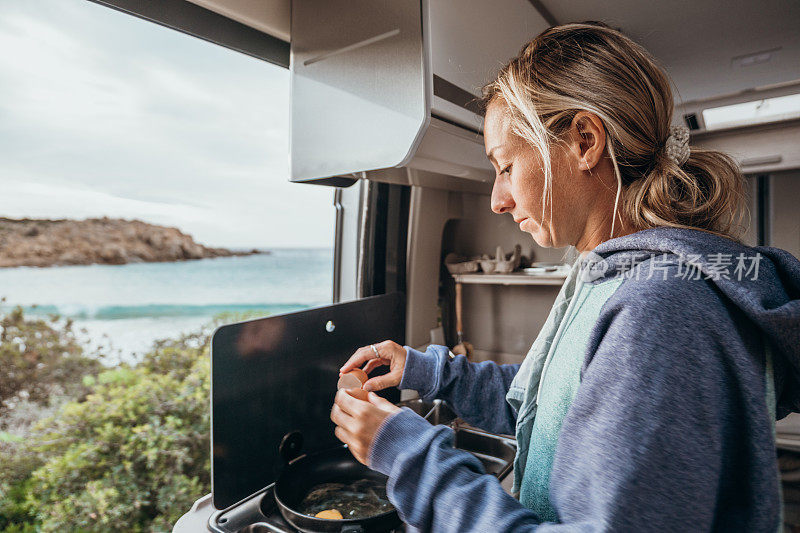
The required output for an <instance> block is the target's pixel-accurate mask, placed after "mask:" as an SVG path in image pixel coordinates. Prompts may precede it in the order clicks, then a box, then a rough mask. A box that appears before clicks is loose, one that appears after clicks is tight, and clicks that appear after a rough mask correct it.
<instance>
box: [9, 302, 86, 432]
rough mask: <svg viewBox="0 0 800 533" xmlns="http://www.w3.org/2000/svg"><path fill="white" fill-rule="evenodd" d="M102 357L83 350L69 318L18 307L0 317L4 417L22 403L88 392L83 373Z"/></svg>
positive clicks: (48, 400)
mask: <svg viewBox="0 0 800 533" xmlns="http://www.w3.org/2000/svg"><path fill="white" fill-rule="evenodd" d="M1 302H2V300H0V303H1ZM100 360H101V357H100V356H99V354H92V356H91V357H90V356H88V355H87V354H84V346H83V345H82V344H81V343H80V342H79V341H78V339H77V338H76V336H75V332H74V331H73V327H72V322H71V321H69V320H60V319H59V318H58V317H57V316H51V317H50V319H49V320H45V319H41V318H38V319H37V318H30V317H26V316H25V315H24V313H23V311H22V308H21V307H16V308H14V309H13V310H12V311H10V312H9V313H7V314H5V315H4V316H2V317H0V420H2V418H1V417H4V416H5V415H7V414H8V411H9V410H10V409H12V408H14V407H15V406H16V405H17V404H19V403H21V402H25V401H29V402H33V403H37V404H40V405H46V404H48V403H49V402H50V400H51V398H52V397H53V396H55V395H59V394H60V395H65V396H69V397H79V396H81V395H82V394H85V393H86V392H87V390H86V387H85V386H84V385H83V383H82V378H83V376H84V375H86V374H91V373H95V372H97V371H98V370H99V369H100V368H101V367H102V365H101V363H100ZM0 429H5V427H3V426H2V425H0Z"/></svg>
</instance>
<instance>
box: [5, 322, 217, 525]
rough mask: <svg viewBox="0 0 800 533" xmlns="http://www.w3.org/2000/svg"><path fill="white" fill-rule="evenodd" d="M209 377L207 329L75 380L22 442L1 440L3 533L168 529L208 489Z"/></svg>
mask: <svg viewBox="0 0 800 533" xmlns="http://www.w3.org/2000/svg"><path fill="white" fill-rule="evenodd" d="M15 312H16V311H15ZM26 320H28V319H26V318H25V317H23V316H22V314H21V311H19V312H17V315H15V317H14V321H15V322H14V323H16V324H18V325H20V327H21V329H22V330H24V329H26V324H25V321H26ZM37 327H38V325H37ZM62 333H63V330H62ZM70 338H71V337H69V336H67V337H66V339H67V340H69V339H70ZM62 340H63V339H62ZM54 345H57V346H61V345H59V344H58V343H54ZM5 353H9V351H0V354H5ZM11 353H16V352H13V351H12V352H11ZM65 357H75V358H79V357H80V350H75V351H74V353H72V354H70V355H67V356H65ZM2 363H3V360H2V359H0V364H2ZM209 371H210V369H209V357H208V330H207V329H203V330H201V331H198V332H196V333H193V334H188V335H183V336H182V337H180V338H177V339H168V340H162V341H158V342H157V343H156V344H155V345H154V347H153V349H152V350H151V351H150V352H149V353H147V354H146V355H144V356H143V358H142V359H141V361H139V362H138V363H137V364H136V365H125V364H123V365H120V366H118V367H117V368H113V369H106V370H101V371H99V372H95V373H91V372H89V373H85V374H83V375H82V376H80V379H78V380H77V381H78V382H79V383H80V385H81V387H83V388H84V392H83V393H82V394H80V395H78V396H77V397H75V398H74V399H72V400H69V401H66V402H64V403H63V404H62V405H60V407H58V408H57V410H56V412H55V414H49V415H47V416H44V418H42V419H41V420H39V421H38V422H37V423H35V424H33V425H32V426H31V427H30V428H29V429H28V430H27V431H26V432H25V434H24V437H20V436H19V434H14V433H9V432H5V433H0V530H1V531H6V532H29V531H44V532H47V531H59V532H63V531H70V532H72V531H86V532H92V531H103V532H105V531H112V530H120V531H126V532H127V531H170V530H171V528H172V524H174V522H175V521H176V520H177V519H178V518H179V517H180V515H181V514H183V513H185V512H186V511H187V510H188V509H189V508H190V507H191V505H192V503H193V502H194V500H196V499H197V498H198V497H200V496H202V495H203V494H206V493H208V492H209V490H210V473H209V470H210V469H209V444H210V443H209V435H210V432H209V388H210V376H209ZM73 377H74V376H73ZM70 379H71V380H72V378H70ZM73 381H74V380H73Z"/></svg>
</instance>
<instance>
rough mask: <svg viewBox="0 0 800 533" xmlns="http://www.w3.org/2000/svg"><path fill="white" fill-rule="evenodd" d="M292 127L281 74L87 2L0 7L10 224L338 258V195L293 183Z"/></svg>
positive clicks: (0, 126) (0, 175)
mask: <svg viewBox="0 0 800 533" xmlns="http://www.w3.org/2000/svg"><path fill="white" fill-rule="evenodd" d="M289 114H290V111H289V73H288V71H287V70H286V69H283V68H281V67H277V66H274V65H271V64H269V63H266V62H264V61H260V60H258V59H254V58H251V57H249V56H246V55H244V54H240V53H238V52H234V51H232V50H228V49H225V48H222V47H220V46H217V45H214V44H211V43H207V42H205V41H202V40H200V39H196V38H194V37H191V36H188V35H185V34H182V33H179V32H177V31H174V30H170V29H168V28H164V27H161V26H157V25H156V24H153V23H151V22H147V21H144V20H140V19H138V18H135V17H132V16H130V15H126V14H123V13H120V12H117V11H114V10H112V9H109V8H107V7H104V6H100V5H97V4H94V3H92V2H89V1H88V0H36V1H35V2H31V1H30V0H0V216H5V217H11V218H24V217H28V218H78V219H80V218H87V217H99V216H109V217H120V218H128V219H131V218H136V219H140V220H144V221H146V222H151V223H154V224H162V225H169V226H176V227H178V228H180V229H181V230H182V231H184V232H186V233H189V234H191V235H192V236H194V237H195V240H197V241H199V242H202V243H203V244H206V245H211V246H226V247H232V248H251V247H257V248H270V247H331V246H332V244H333V233H334V228H333V226H334V209H333V205H332V202H333V189H332V188H330V187H323V186H316V185H304V184H294V183H289V181H288V158H289Z"/></svg>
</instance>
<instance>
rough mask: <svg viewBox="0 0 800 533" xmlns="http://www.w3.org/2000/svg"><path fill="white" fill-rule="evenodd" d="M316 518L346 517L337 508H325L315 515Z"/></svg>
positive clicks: (340, 518)
mask: <svg viewBox="0 0 800 533" xmlns="http://www.w3.org/2000/svg"><path fill="white" fill-rule="evenodd" d="M314 517H316V518H324V519H325V520H342V519H343V518H344V517H343V516H342V513H340V512H339V511H337V510H336V509H325V510H324V511H320V512H318V513H317V514H315V515H314Z"/></svg>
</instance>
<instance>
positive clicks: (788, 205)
mask: <svg viewBox="0 0 800 533" xmlns="http://www.w3.org/2000/svg"><path fill="white" fill-rule="evenodd" d="M768 204H770V208H771V209H770V211H771V213H772V216H771V217H770V221H769V226H770V229H769V241H768V243H769V244H770V246H777V247H778V248H783V249H784V250H786V251H787V252H789V253H791V254H792V255H794V256H795V257H798V258H800V170H787V171H783V172H775V173H773V174H771V175H770V176H769V200H768Z"/></svg>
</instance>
